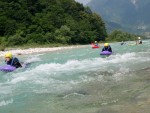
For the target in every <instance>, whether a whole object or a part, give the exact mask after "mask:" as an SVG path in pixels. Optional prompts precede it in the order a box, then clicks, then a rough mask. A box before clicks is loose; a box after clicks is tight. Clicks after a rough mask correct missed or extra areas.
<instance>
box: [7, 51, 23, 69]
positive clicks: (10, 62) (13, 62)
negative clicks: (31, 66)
mask: <svg viewBox="0 0 150 113" xmlns="http://www.w3.org/2000/svg"><path fill="white" fill-rule="evenodd" d="M5 62H6V64H7V65H11V66H14V67H16V68H20V67H22V65H21V64H20V62H19V60H18V58H15V57H13V56H12V53H6V54H5Z"/></svg>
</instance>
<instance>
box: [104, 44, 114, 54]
mask: <svg viewBox="0 0 150 113" xmlns="http://www.w3.org/2000/svg"><path fill="white" fill-rule="evenodd" d="M103 51H109V52H112V48H111V46H110V45H109V44H108V43H105V44H104V48H103V49H102V52H103Z"/></svg>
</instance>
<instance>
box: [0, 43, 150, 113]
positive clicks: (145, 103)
mask: <svg viewBox="0 0 150 113" xmlns="http://www.w3.org/2000/svg"><path fill="white" fill-rule="evenodd" d="M111 46H112V48H113V51H114V52H113V54H112V55H111V56H109V57H101V56H100V55H99V52H100V50H101V48H100V49H91V47H90V46H85V47H81V48H75V49H68V50H63V51H62V50H61V51H55V52H49V53H48V52H47V53H40V54H32V55H25V56H19V58H20V59H21V60H22V61H25V62H31V64H30V66H28V68H26V69H18V70H16V71H14V72H10V73H4V72H0V113H150V40H145V41H144V43H143V45H138V46H136V45H135V46H128V45H123V46H121V45H120V43H112V44H111ZM2 60H3V59H1V60H0V62H1V65H2V64H3V61H2Z"/></svg>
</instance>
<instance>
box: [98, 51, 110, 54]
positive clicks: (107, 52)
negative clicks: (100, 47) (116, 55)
mask: <svg viewBox="0 0 150 113" xmlns="http://www.w3.org/2000/svg"><path fill="white" fill-rule="evenodd" d="M111 54H112V52H109V51H102V52H100V55H111Z"/></svg>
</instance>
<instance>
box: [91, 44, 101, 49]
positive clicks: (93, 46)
mask: <svg viewBox="0 0 150 113" xmlns="http://www.w3.org/2000/svg"><path fill="white" fill-rule="evenodd" d="M92 48H93V49H96V48H100V46H96V45H92Z"/></svg>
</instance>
